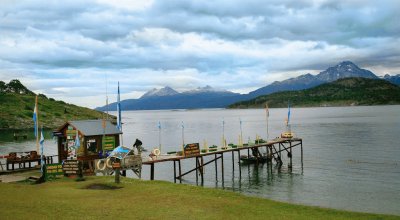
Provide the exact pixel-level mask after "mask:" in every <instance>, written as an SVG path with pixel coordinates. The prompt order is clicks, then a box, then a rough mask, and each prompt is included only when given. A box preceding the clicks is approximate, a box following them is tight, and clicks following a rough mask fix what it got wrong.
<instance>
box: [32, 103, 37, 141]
mask: <svg viewBox="0 0 400 220" xmlns="http://www.w3.org/2000/svg"><path fill="white" fill-rule="evenodd" d="M37 101H38V97H37V96H36V100H35V108H34V109H33V117H32V119H33V123H34V128H35V137H37V135H38V133H37V132H38V125H37Z"/></svg>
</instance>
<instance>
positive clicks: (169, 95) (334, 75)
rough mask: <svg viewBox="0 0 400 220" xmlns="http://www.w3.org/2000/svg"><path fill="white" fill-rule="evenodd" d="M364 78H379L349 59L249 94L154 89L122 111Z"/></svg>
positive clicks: (226, 100)
mask: <svg viewBox="0 0 400 220" xmlns="http://www.w3.org/2000/svg"><path fill="white" fill-rule="evenodd" d="M348 77H361V78H369V79H378V78H379V77H378V76H376V75H375V74H374V73H372V72H371V71H369V70H366V69H362V68H360V67H358V66H357V65H355V64H354V63H352V62H350V61H343V62H341V63H339V64H337V65H336V66H333V67H329V68H328V69H326V70H324V71H322V72H320V73H319V74H317V75H312V74H310V73H307V74H304V75H300V76H298V77H295V78H290V79H287V80H283V81H275V82H273V83H271V84H270V85H267V86H265V87H262V88H259V89H257V90H255V91H252V92H250V93H249V94H238V93H233V92H230V91H226V90H216V89H214V88H212V87H210V86H206V87H202V88H197V89H194V90H190V91H186V92H181V93H180V92H177V91H176V90H174V89H172V88H171V87H168V86H167V87H164V88H162V89H152V90H150V91H148V92H146V93H145V94H144V95H143V96H142V97H140V98H139V99H127V100H123V101H121V109H122V110H157V109H193V108H225V107H227V106H228V105H231V104H233V103H236V102H240V101H245V100H249V99H252V98H256V97H258V96H261V95H268V94H272V93H275V92H280V91H297V90H303V89H308V88H312V87H315V86H318V85H321V84H324V83H329V82H333V81H336V80H338V79H342V78H348ZM383 79H384V80H387V81H389V82H391V83H393V84H396V85H400V74H398V75H395V76H390V75H385V76H384V77H383ZM96 109H97V110H101V111H105V110H110V111H115V110H116V109H117V107H116V103H111V104H109V105H108V106H103V107H98V108H96Z"/></svg>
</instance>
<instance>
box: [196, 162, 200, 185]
mask: <svg viewBox="0 0 400 220" xmlns="http://www.w3.org/2000/svg"><path fill="white" fill-rule="evenodd" d="M198 159H199V158H198V157H196V183H198V182H199V166H198V164H199V160H198Z"/></svg>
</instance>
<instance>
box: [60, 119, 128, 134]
mask: <svg viewBox="0 0 400 220" xmlns="http://www.w3.org/2000/svg"><path fill="white" fill-rule="evenodd" d="M105 122H106V129H105V132H104V130H103V120H80V121H68V122H66V123H65V124H64V125H63V126H61V127H60V128H59V129H58V131H60V130H62V129H63V128H64V127H65V126H66V125H68V124H69V125H72V126H73V127H75V128H76V129H78V130H79V131H80V132H81V133H82V134H83V135H84V136H94V135H102V134H106V135H108V134H122V132H121V131H119V130H118V129H117V127H116V126H115V125H114V124H112V123H111V122H110V121H105Z"/></svg>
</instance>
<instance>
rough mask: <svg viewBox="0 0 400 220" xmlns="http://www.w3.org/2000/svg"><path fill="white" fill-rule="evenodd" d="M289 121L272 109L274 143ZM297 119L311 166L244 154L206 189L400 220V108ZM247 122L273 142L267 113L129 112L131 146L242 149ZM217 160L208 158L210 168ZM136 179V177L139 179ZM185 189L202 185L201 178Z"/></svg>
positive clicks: (295, 127) (333, 111)
mask: <svg viewBox="0 0 400 220" xmlns="http://www.w3.org/2000/svg"><path fill="white" fill-rule="evenodd" d="M111 113H113V114H115V112H111ZM286 117H287V109H270V117H269V120H268V124H269V125H268V130H269V138H270V139H271V138H274V137H277V136H279V135H280V133H281V132H282V131H284V129H285V126H284V122H285V118H286ZM290 120H291V125H292V131H293V132H295V134H296V136H297V137H300V138H302V139H303V149H304V161H303V166H301V161H300V152H299V150H300V148H298V147H295V148H294V152H293V169H292V170H290V169H288V162H289V160H288V158H287V157H286V155H285V156H284V157H283V162H284V164H283V166H282V167H280V168H279V167H276V166H275V165H273V167H272V169H271V168H270V167H268V166H267V165H266V164H264V165H258V166H256V165H242V166H239V164H238V163H237V162H238V158H237V155H236V154H235V158H234V162H235V163H234V164H233V167H232V158H231V154H230V153H228V154H225V155H224V166H225V170H224V173H225V175H224V178H222V176H221V172H218V174H219V175H218V178H217V179H216V177H215V167H214V163H211V164H210V165H207V166H206V168H205V180H204V186H205V187H216V188H223V189H225V190H233V191H238V192H240V193H244V194H248V195H252V196H258V197H264V198H270V199H273V200H279V201H285V202H291V203H297V204H305V205H313V206H320V207H329V208H335V209H344V210H351V211H361V212H371V213H386V214H397V215H400V206H399V205H398V204H399V202H400V187H399V186H400V158H399V155H400V145H399V143H400V135H399V134H400V106H365V107H324V108H292V109H291V118H290ZM240 121H242V133H243V137H244V140H245V141H247V140H250V141H254V139H255V137H256V135H259V136H261V137H263V138H264V139H265V138H266V136H267V126H266V114H265V110H264V109H246V110H228V109H199V110H163V111H125V112H123V123H124V124H123V132H124V137H123V142H124V145H125V146H132V144H133V143H134V141H135V139H136V138H139V139H140V140H142V142H143V145H144V147H145V148H146V149H148V150H149V151H150V150H152V149H153V148H156V147H159V145H160V140H161V151H162V153H166V152H167V151H177V150H181V149H182V143H183V141H184V142H185V143H200V146H203V143H204V142H206V143H207V145H212V144H215V145H219V146H220V145H221V143H222V135H224V136H225V138H226V139H227V142H228V143H230V142H232V143H237V142H238V138H239V134H240V133H241V129H240ZM159 123H160V124H161V132H160V130H159V127H158V124H159ZM182 124H183V129H182ZM182 134H183V135H182ZM182 136H183V138H182ZM45 146H46V148H45V154H48V155H53V154H57V152H56V144H55V142H54V141H53V140H51V139H50V137H47V140H46V142H45ZM33 149H35V143H34V141H25V142H4V141H3V142H0V154H5V153H8V152H10V151H25V150H33ZM242 152H244V151H242ZM145 153H146V152H145ZM148 153H149V152H147V154H148ZM212 158H213V157H205V162H207V161H208V160H210V159H212ZM194 165H195V161H194V160H185V161H184V162H183V164H182V167H183V170H184V171H187V170H190V169H192V168H193V167H194ZM218 165H219V166H218V169H221V166H220V163H218ZM149 170H150V167H149V166H144V167H143V176H142V178H143V179H149ZM155 171H156V172H155V179H157V180H166V181H171V182H173V163H172V162H166V163H159V164H156V166H155ZM128 176H130V177H131V178H136V177H135V176H134V174H133V173H131V172H128ZM183 183H186V184H194V185H197V184H200V183H197V182H196V177H195V174H194V173H193V174H191V175H188V176H185V178H184V181H183Z"/></svg>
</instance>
